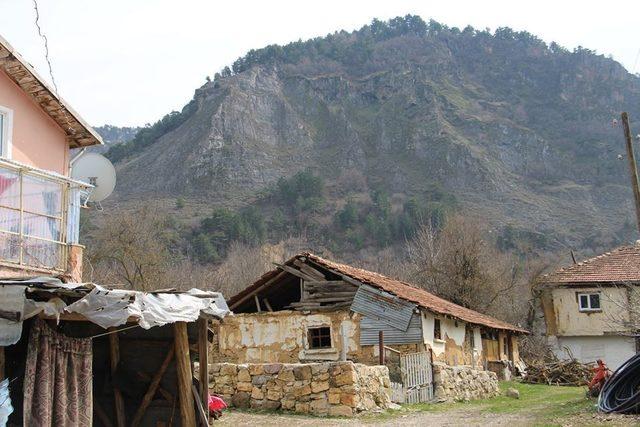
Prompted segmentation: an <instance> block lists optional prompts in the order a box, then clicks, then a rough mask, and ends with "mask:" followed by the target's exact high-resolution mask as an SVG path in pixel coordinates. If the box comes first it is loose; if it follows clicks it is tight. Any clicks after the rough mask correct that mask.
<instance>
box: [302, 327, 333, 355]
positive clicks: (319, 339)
mask: <svg viewBox="0 0 640 427" xmlns="http://www.w3.org/2000/svg"><path fill="white" fill-rule="evenodd" d="M323 329H326V330H327V332H326V333H322V332H323V331H322V330H323ZM316 331H318V335H317V336H314V333H315V332H316ZM325 339H328V340H329V345H328V346H327V345H322V342H323V340H325ZM316 340H317V342H318V345H317V346H316V345H315V344H314V343H315V342H316ZM307 344H308V348H309V350H326V349H330V348H333V339H332V337H331V326H329V325H322V326H313V327H308V328H307Z"/></svg>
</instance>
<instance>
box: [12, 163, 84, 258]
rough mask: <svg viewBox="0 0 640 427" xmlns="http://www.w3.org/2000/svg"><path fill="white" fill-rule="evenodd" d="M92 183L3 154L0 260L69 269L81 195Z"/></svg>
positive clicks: (77, 227) (76, 238) (76, 230)
mask: <svg viewBox="0 0 640 427" xmlns="http://www.w3.org/2000/svg"><path fill="white" fill-rule="evenodd" d="M89 187H90V186H89V185H87V184H84V183H81V182H78V181H74V180H71V179H69V178H66V177H64V176H62V175H58V174H55V173H51V172H47V171H43V170H39V169H35V168H32V167H29V166H26V165H22V164H20V163H17V162H13V161H9V160H4V159H0V261H2V262H5V263H12V264H16V265H19V266H25V267H37V268H44V269H54V270H65V268H66V263H67V245H68V244H71V243H78V237H79V236H78V234H79V224H80V221H79V219H80V196H81V193H82V192H84V191H86V190H87V188H89Z"/></svg>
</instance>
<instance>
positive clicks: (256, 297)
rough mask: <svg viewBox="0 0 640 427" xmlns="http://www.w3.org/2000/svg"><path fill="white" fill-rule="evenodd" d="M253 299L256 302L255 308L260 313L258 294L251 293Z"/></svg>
mask: <svg viewBox="0 0 640 427" xmlns="http://www.w3.org/2000/svg"><path fill="white" fill-rule="evenodd" d="M253 299H254V301H255V302H256V310H258V313H261V312H262V307H260V299H259V298H258V294H255V295H253Z"/></svg>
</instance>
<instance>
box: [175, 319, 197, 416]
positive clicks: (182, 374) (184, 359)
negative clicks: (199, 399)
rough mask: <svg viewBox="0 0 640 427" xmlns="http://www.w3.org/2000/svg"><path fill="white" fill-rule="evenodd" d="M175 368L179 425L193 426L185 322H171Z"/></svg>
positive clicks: (189, 359)
mask: <svg viewBox="0 0 640 427" xmlns="http://www.w3.org/2000/svg"><path fill="white" fill-rule="evenodd" d="M173 333H174V345H175V353H176V354H175V358H176V368H177V371H178V397H179V399H180V425H181V426H182V427H195V425H196V420H195V412H194V407H193V403H194V402H193V392H192V390H191V384H192V375H193V374H192V372H191V357H190V355H189V335H188V334H187V324H186V323H185V322H176V323H174V324H173Z"/></svg>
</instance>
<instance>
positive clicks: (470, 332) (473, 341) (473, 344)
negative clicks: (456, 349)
mask: <svg viewBox="0 0 640 427" xmlns="http://www.w3.org/2000/svg"><path fill="white" fill-rule="evenodd" d="M467 334H468V335H469V347H471V348H476V336H475V331H474V330H473V329H467Z"/></svg>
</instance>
